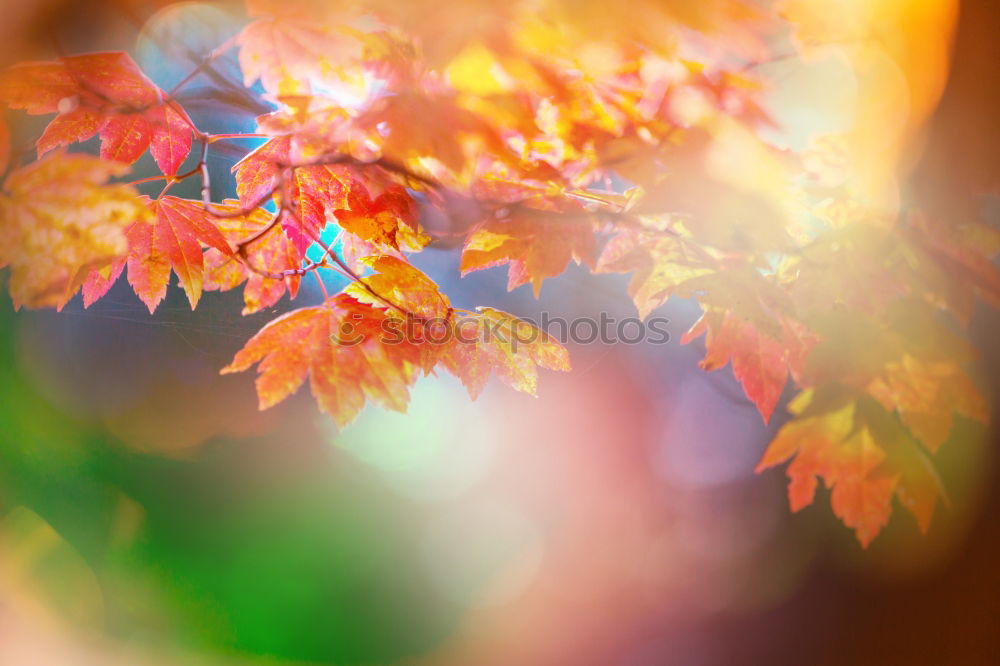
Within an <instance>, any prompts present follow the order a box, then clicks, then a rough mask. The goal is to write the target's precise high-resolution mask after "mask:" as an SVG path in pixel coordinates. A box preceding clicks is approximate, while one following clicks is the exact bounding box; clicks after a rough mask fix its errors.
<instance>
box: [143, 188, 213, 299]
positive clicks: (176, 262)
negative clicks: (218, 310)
mask: <svg viewBox="0 0 1000 666" xmlns="http://www.w3.org/2000/svg"><path fill="white" fill-rule="evenodd" d="M143 200H144V201H145V202H146V203H147V205H148V206H149V207H150V210H152V212H153V213H154V215H155V221H154V222H152V223H149V222H141V223H138V224H135V225H133V226H132V228H131V229H129V260H128V266H129V282H130V283H131V284H132V287H133V288H134V289H135V293H136V294H137V295H138V296H139V298H141V299H142V301H143V302H144V303H145V304H146V307H148V308H149V311H150V312H153V311H154V310H155V309H156V306H157V305H159V303H160V301H161V300H163V297H164V296H165V295H166V287H167V282H168V280H169V277H170V269H171V268H172V269H173V270H174V272H175V273H177V278H178V279H179V280H180V283H181V286H182V287H183V288H184V292H185V293H186V294H187V297H188V301H190V303H191V307H192V308H194V307H195V306H196V305H198V299H199V298H201V289H202V281H203V272H204V259H203V257H202V245H203V244H204V245H208V246H210V247H213V248H215V249H216V250H218V251H219V252H222V253H223V254H226V255H229V256H232V254H233V251H232V249H231V248H230V247H229V244H228V243H227V242H226V239H225V237H224V236H223V235H222V232H221V231H219V228H218V227H217V226H216V218H215V217H214V216H213V215H212V214H211V213H209V212H208V211H206V210H205V208H204V207H203V205H202V203H201V202H200V201H189V200H187V199H178V198H177V197H170V196H167V197H163V198H162V199H158V200H152V201H151V200H149V199H148V198H147V197H144V198H143Z"/></svg>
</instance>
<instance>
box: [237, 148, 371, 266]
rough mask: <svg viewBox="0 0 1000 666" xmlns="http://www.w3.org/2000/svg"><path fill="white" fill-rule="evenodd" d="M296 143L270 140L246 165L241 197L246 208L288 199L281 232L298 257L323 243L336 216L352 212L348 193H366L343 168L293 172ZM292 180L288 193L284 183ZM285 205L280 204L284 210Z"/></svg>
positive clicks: (240, 170) (240, 173)
mask: <svg viewBox="0 0 1000 666" xmlns="http://www.w3.org/2000/svg"><path fill="white" fill-rule="evenodd" d="M290 150H291V137H288V136H285V137H278V138H275V139H271V140H270V141H268V142H267V143H265V144H263V145H262V146H260V147H259V148H258V149H257V150H255V151H253V152H252V153H250V154H249V155H247V156H246V157H245V158H243V160H241V161H240V162H239V163H238V164H237V165H236V166H234V167H233V170H234V171H235V172H236V192H237V194H238V196H239V198H240V202H241V203H242V204H243V205H244V206H247V207H249V206H255V205H260V204H261V203H262V199H264V198H266V197H267V195H268V193H273V194H274V195H275V196H276V198H277V199H278V200H280V199H281V197H282V196H283V195H284V194H286V193H287V196H288V198H289V201H288V202H286V204H284V205H283V208H282V218H281V221H282V226H283V227H284V229H285V232H286V233H287V234H288V236H289V238H291V239H292V241H293V242H294V243H295V245H296V247H297V248H298V250H299V252H300V253H302V254H305V251H306V250H307V249H308V248H309V246H310V245H312V244H313V243H314V242H315V241H316V239H318V238H319V237H320V235H321V234H322V232H323V230H324V229H325V228H326V225H327V224H328V223H329V221H330V219H331V218H332V217H333V216H334V213H335V212H336V211H338V210H343V209H346V208H347V207H348V205H349V204H348V193H349V192H351V191H352V190H353V189H355V188H360V187H363V185H361V184H360V183H356V182H355V178H354V176H353V175H351V173H350V172H349V170H348V169H347V168H346V167H345V166H343V165H339V164H316V165H310V166H299V167H295V168H294V169H293V168H289V167H288V165H289V164H290V160H291V158H290ZM284 178H287V179H288V183H287V185H286V186H285V187H282V180H283V179H284ZM279 205H281V204H279Z"/></svg>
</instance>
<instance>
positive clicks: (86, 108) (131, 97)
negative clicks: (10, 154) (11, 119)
mask: <svg viewBox="0 0 1000 666" xmlns="http://www.w3.org/2000/svg"><path fill="white" fill-rule="evenodd" d="M0 100H2V101H3V102H5V103H6V104H7V105H8V106H10V107H12V108H15V109H24V110H25V111H27V112H28V113H32V114H48V113H58V114H59V115H58V116H56V118H55V119H54V120H53V121H52V122H51V123H50V124H49V126H48V127H46V129H45V131H44V132H43V134H42V136H41V137H40V138H39V139H38V143H37V148H38V152H39V154H40V155H42V154H44V153H46V152H48V151H49V150H52V149H53V148H56V147H58V146H65V145H68V144H70V143H74V142H76V141H85V140H87V139H89V138H91V137H92V136H94V135H95V134H97V133H100V135H101V157H103V158H104V159H107V160H113V161H117V162H124V163H126V164H131V163H133V162H135V161H136V160H138V159H139V158H140V157H142V155H143V153H145V152H146V150H147V149H148V148H150V144H152V151H151V152H152V154H153V159H154V160H155V161H156V164H157V166H159V167H160V170H161V171H163V173H165V174H167V175H173V174H175V173H177V169H178V168H180V165H181V164H182V163H183V162H184V160H185V158H186V157H187V156H188V153H189V152H190V151H191V142H192V137H193V131H192V126H191V121H190V119H189V118H188V117H187V114H185V112H184V110H183V109H182V108H181V107H180V106H179V105H178V104H176V103H175V102H169V101H165V100H166V95H165V93H164V92H163V91H162V90H160V89H159V88H157V87H156V86H155V85H154V84H153V83H152V82H151V81H150V80H149V79H148V78H146V76H145V75H144V74H143V73H142V71H141V70H140V69H139V66H138V65H136V63H135V61H133V60H132V58H131V57H130V56H129V55H128V54H127V53H123V52H120V51H112V52H106V53H89V54H85V55H77V56H69V57H65V58H61V59H60V60H58V61H56V62H32V63H22V64H18V65H14V66H13V67H10V68H8V69H6V70H5V71H3V72H2V73H0Z"/></svg>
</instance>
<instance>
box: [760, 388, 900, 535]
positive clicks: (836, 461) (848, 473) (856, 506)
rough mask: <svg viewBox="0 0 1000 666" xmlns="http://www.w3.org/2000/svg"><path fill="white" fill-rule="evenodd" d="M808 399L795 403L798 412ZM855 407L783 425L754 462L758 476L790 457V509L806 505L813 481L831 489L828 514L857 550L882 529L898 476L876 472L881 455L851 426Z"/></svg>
mask: <svg viewBox="0 0 1000 666" xmlns="http://www.w3.org/2000/svg"><path fill="white" fill-rule="evenodd" d="M807 404H808V400H800V401H799V409H797V410H796V411H802V410H803V407H802V405H807ZM855 417H856V405H855V404H854V403H853V402H852V403H849V404H847V405H845V406H843V407H839V408H837V409H834V410H832V411H829V412H826V413H824V414H820V415H816V416H805V417H803V418H798V419H795V420H792V421H790V422H788V423H786V424H785V425H784V426H782V428H781V430H779V431H778V434H777V435H776V436H775V438H774V440H772V441H771V444H770V445H769V446H768V448H767V450H766V451H765V452H764V455H763V457H762V458H761V460H760V462H759V463H758V464H757V471H758V472H760V471H762V470H764V469H767V468H768V467H772V466H774V465H777V464H780V463H782V462H784V461H785V460H787V459H788V458H790V457H792V456H794V460H792V462H791V464H789V466H788V470H787V474H788V477H789V479H790V481H789V485H788V500H789V505H790V506H791V509H792V511H799V510H801V509H802V508H804V507H805V506H808V505H809V504H811V503H812V501H813V498H814V496H815V492H816V485H817V477H818V478H822V479H823V480H824V482H825V483H826V485H827V487H828V488H830V489H831V495H830V503H831V506H832V507H833V511H834V513H835V514H836V515H837V517H838V518H840V519H841V521H842V522H843V523H844V524H845V525H846V526H847V527H850V528H852V529H854V532H855V535H856V537H857V539H858V541H859V542H860V543H861V545H862V547H867V546H868V544H869V543H871V541H872V539H874V538H875V536H876V535H877V534H878V533H879V531H880V530H881V529H882V527H884V526H885V525H886V523H887V522H888V520H889V515H890V514H891V512H892V495H893V493H894V492H895V491H896V488H897V484H898V480H899V479H898V475H892V474H887V473H885V472H884V471H883V470H881V469H880V467H881V465H882V463H883V461H884V460H885V457H886V456H885V453H884V452H883V451H882V450H881V449H880V448H879V447H878V446H877V445H876V444H875V441H874V439H873V437H872V435H871V433H870V432H869V430H868V429H866V428H863V429H858V428H856V418H855Z"/></svg>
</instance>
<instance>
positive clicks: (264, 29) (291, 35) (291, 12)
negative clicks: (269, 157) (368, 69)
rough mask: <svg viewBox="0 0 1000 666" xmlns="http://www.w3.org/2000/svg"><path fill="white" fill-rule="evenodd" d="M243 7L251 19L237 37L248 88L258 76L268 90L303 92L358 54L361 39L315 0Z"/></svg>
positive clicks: (267, 0)
mask: <svg viewBox="0 0 1000 666" xmlns="http://www.w3.org/2000/svg"><path fill="white" fill-rule="evenodd" d="M248 9H249V13H250V15H251V16H254V17H256V19H255V20H254V21H252V22H251V23H250V24H248V25H247V26H246V27H245V28H243V31H242V32H241V33H240V35H239V37H238V43H239V45H240V53H239V59H240V67H241V68H242V70H243V81H244V83H245V84H246V86H247V87H248V88H249V87H250V86H252V85H253V84H254V83H255V82H256V81H257V80H258V79H259V80H260V82H261V84H262V85H263V86H264V89H265V90H267V91H268V92H269V93H271V94H272V95H276V96H278V95H296V94H301V93H308V92H310V91H311V90H312V84H313V83H318V82H321V81H323V82H331V80H332V81H333V82H336V81H337V78H338V77H337V76H336V75H337V74H340V77H339V78H345V77H346V76H347V74H348V71H347V68H345V64H350V63H354V62H357V61H358V58H359V56H360V55H361V43H360V42H359V41H358V40H357V39H355V38H354V37H352V35H351V32H350V31H349V30H347V29H346V27H344V26H343V25H340V26H338V24H337V23H336V22H335V21H334V20H330V19H331V18H333V17H325V16H323V8H322V7H320V6H318V5H317V4H316V3H309V2H300V1H296V0H290V1H289V2H274V1H273V0H251V2H249V3H248Z"/></svg>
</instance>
